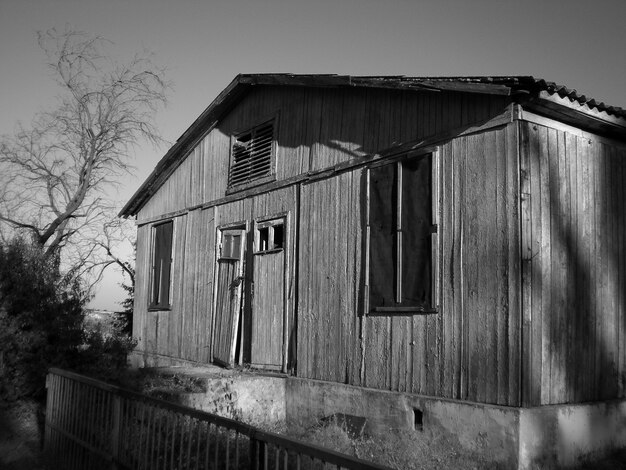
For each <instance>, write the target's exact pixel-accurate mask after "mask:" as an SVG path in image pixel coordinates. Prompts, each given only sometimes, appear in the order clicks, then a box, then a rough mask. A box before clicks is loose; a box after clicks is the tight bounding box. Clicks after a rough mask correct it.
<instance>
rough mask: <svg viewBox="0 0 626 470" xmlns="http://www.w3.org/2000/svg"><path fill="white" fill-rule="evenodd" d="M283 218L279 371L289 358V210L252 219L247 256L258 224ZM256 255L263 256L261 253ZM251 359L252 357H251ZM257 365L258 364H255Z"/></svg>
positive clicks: (290, 234) (255, 244)
mask: <svg viewBox="0 0 626 470" xmlns="http://www.w3.org/2000/svg"><path fill="white" fill-rule="evenodd" d="M278 219H282V220H283V227H284V234H283V237H284V240H283V254H284V256H283V257H284V259H283V293H282V294H283V295H282V299H283V331H282V348H281V352H282V360H281V365H280V368H281V371H282V372H284V373H286V372H287V363H288V359H289V356H288V354H289V326H290V325H289V314H290V303H289V290H290V286H291V284H290V276H289V272H290V268H291V250H292V249H293V246H292V229H291V219H292V216H291V211H283V212H277V213H273V214H268V215H264V216H260V217H255V218H254V219H253V220H252V227H251V245H252V247H253V250H252V252H251V253H250V254H249V256H251V257H254V256H256V247H257V228H258V226H259V225H263V224H264V223H265V222H269V221H272V220H278ZM258 256H263V255H262V254H260V255H258ZM253 263H254V258H252V264H253ZM252 264H251V265H250V266H251V267H252V269H254V267H253V265H252ZM250 282H252V283H254V279H251V280H250ZM250 312H251V313H250V314H251V315H254V311H253V310H252V305H250ZM251 359H252V358H251ZM257 367H258V366H257Z"/></svg>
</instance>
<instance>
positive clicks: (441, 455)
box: [292, 421, 504, 470]
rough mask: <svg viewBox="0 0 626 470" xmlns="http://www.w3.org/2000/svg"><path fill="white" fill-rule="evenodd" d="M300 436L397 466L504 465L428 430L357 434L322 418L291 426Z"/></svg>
mask: <svg viewBox="0 0 626 470" xmlns="http://www.w3.org/2000/svg"><path fill="white" fill-rule="evenodd" d="M292 435H293V436H294V437H296V438H297V439H299V440H303V441H305V442H310V443H312V444H315V445H318V446H321V447H326V448H329V449H332V450H335V451H337V452H342V453H344V454H348V455H351V456H354V457H357V458H359V459H363V460H368V461H371V462H375V463H378V464H381V465H386V466H389V467H391V468H395V469H398V470H400V469H403V470H404V469H406V470H413V469H416V470H417V469H419V470H426V469H440V468H446V469H451V470H457V469H458V470H461V469H463V470H470V469H499V468H504V467H500V466H498V465H496V464H492V463H490V462H488V461H487V460H486V459H485V458H484V456H481V455H480V454H475V455H468V453H467V451H465V450H463V451H462V449H461V448H460V444H459V443H458V442H456V441H454V440H452V439H451V438H449V437H446V436H444V435H442V434H436V433H430V432H428V431H394V430H390V431H389V432H388V433H385V434H382V435H375V436H369V435H366V434H363V435H361V436H354V435H351V433H350V432H349V431H348V430H347V429H345V427H344V426H342V425H341V424H339V423H337V422H332V421H331V422H320V423H318V424H316V425H315V426H312V427H310V428H308V429H301V430H299V432H298V431H293V430H292Z"/></svg>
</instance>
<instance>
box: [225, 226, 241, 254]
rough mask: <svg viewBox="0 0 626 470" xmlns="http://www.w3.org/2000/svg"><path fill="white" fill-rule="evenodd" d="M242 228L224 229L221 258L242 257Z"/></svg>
mask: <svg viewBox="0 0 626 470" xmlns="http://www.w3.org/2000/svg"><path fill="white" fill-rule="evenodd" d="M242 238H243V236H242V234H241V230H236V231H235V230H229V231H224V232H223V234H222V250H221V252H220V259H231V260H239V259H240V258H241V239H242Z"/></svg>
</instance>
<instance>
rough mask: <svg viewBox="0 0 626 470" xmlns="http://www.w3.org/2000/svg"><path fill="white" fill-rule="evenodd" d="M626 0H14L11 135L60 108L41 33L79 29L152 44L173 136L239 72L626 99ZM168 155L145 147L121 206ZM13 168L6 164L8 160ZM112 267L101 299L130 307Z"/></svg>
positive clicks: (123, 51) (5, 52)
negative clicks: (516, 85)
mask: <svg viewBox="0 0 626 470" xmlns="http://www.w3.org/2000/svg"><path fill="white" fill-rule="evenodd" d="M625 23H626V0H594V1H588V0H585V1H581V0H569V1H567V0H524V1H519V0H515V1H511V0H307V1H300V0H256V1H255V0H225V1H217V0H0V135H2V134H11V133H12V132H13V131H14V129H15V124H16V123H17V122H18V121H21V122H22V123H23V124H25V125H27V124H28V123H29V122H30V121H31V119H32V117H33V116H34V115H35V113H36V112H37V111H39V110H41V109H43V108H47V107H50V106H52V105H53V104H54V98H55V96H56V95H57V94H58V88H56V85H55V83H54V81H53V79H52V78H51V76H50V74H49V72H48V70H47V69H46V66H45V57H44V54H43V52H42V51H41V50H40V49H39V47H38V45H37V34H36V33H37V31H44V30H47V29H50V28H53V27H56V28H57V29H63V28H64V27H65V26H66V25H69V26H70V27H72V28H74V29H77V30H81V31H85V32H88V33H90V34H95V35H100V36H102V37H104V38H107V39H109V40H111V41H113V44H112V47H111V49H110V50H111V54H112V55H113V57H115V58H120V59H123V58H124V57H128V56H130V55H132V53H134V52H140V51H143V50H146V49H147V50H149V51H152V52H153V53H154V55H155V62H157V63H158V64H160V65H163V66H164V67H166V69H167V79H169V80H171V81H172V83H173V90H172V92H171V93H170V95H169V104H168V107H167V108H166V109H165V110H164V111H163V112H161V113H160V114H159V115H158V116H157V126H158V128H159V130H160V132H161V134H162V137H163V138H164V139H165V140H167V141H169V142H171V143H173V142H175V141H176V139H177V138H178V137H179V136H180V135H181V134H182V133H183V132H184V131H185V129H187V127H188V126H189V125H190V124H191V123H192V122H193V121H194V120H195V118H196V117H197V116H198V115H199V114H200V113H201V112H202V111H203V110H204V109H205V108H206V107H207V106H208V105H209V104H210V103H211V101H213V99H214V98H215V97H216V96H217V95H218V94H219V93H220V92H221V91H222V90H223V89H224V88H225V87H226V86H227V85H228V84H229V83H230V82H231V81H232V79H233V78H234V77H235V76H236V75H237V74H239V73H311V74H312V73H324V74H327V73H336V74H348V75H407V76H420V77H422V76H463V75H533V76H535V77H541V78H544V79H546V80H549V81H554V82H556V83H559V84H562V85H566V86H568V87H570V88H575V89H576V90H578V92H580V93H582V94H585V95H586V96H588V97H593V98H595V99H596V100H599V101H604V102H605V103H607V104H609V105H613V106H620V107H623V108H626V92H625V89H626V52H625V51H626V29H625V27H624V25H625ZM166 151H167V146H165V147H163V148H161V149H154V148H152V147H151V146H145V147H141V148H138V149H137V151H136V155H134V156H132V158H133V161H132V163H133V164H134V165H135V167H136V170H135V171H133V173H132V174H131V175H129V176H128V177H127V178H125V180H124V181H123V182H122V184H121V186H120V190H119V191H118V194H117V195H116V198H117V199H118V200H119V206H120V208H121V207H122V206H123V204H124V203H125V201H126V200H128V199H129V198H130V197H131V196H132V194H134V192H135V191H136V190H137V188H138V187H139V186H140V185H141V183H142V182H143V181H144V180H145V179H146V177H147V176H148V175H149V174H150V172H151V171H152V170H153V169H154V167H155V165H156V163H157V162H158V161H159V159H160V158H161V157H162V156H163V155H164V154H165V152H166ZM0 171H1V169H0ZM121 280H122V279H121V273H120V272H115V271H113V270H112V271H110V272H109V273H108V274H107V275H106V277H105V280H104V282H103V283H102V285H101V286H100V288H99V290H98V292H97V294H96V297H95V299H94V300H93V301H92V302H91V304H90V305H91V306H92V307H94V308H102V309H109V310H119V309H120V307H119V302H120V301H121V300H122V299H123V297H124V295H123V291H122V290H121V289H120V288H119V287H118V286H117V284H118V283H119V282H121Z"/></svg>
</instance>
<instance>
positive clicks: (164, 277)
mask: <svg viewBox="0 0 626 470" xmlns="http://www.w3.org/2000/svg"><path fill="white" fill-rule="evenodd" d="M173 229H174V224H173V222H172V221H171V220H170V221H169V222H165V223H162V224H159V225H155V226H154V227H153V228H152V237H153V238H152V239H153V245H152V246H153V249H152V288H151V292H150V305H149V307H150V308H151V309H155V310H156V309H164V308H169V307H170V272H171V266H172V233H173Z"/></svg>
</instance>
